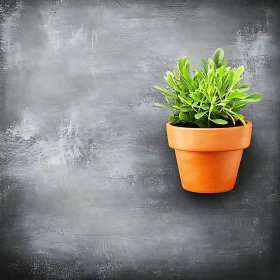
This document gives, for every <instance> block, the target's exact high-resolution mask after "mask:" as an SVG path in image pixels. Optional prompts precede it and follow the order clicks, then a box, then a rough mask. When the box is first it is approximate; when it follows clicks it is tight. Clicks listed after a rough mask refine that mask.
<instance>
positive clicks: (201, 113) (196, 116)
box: [194, 111, 206, 120]
mask: <svg viewBox="0 0 280 280" xmlns="http://www.w3.org/2000/svg"><path fill="white" fill-rule="evenodd" d="M205 113H206V112H205V111H204V112H199V113H197V114H195V115H194V117H195V118H196V119H197V120H198V119H200V118H202V117H203V116H204V115H205Z"/></svg>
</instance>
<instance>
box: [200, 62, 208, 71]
mask: <svg viewBox="0 0 280 280" xmlns="http://www.w3.org/2000/svg"><path fill="white" fill-rule="evenodd" d="M200 62H201V65H202V67H203V69H204V72H205V74H207V64H206V62H205V60H204V59H203V58H201V59H200Z"/></svg>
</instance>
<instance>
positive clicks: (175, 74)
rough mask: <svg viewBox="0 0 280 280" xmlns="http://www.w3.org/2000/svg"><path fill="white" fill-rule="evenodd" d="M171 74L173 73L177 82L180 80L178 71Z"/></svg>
mask: <svg viewBox="0 0 280 280" xmlns="http://www.w3.org/2000/svg"><path fill="white" fill-rule="evenodd" d="M173 73H174V76H175V78H176V79H177V80H180V74H179V72H178V70H174V71H173Z"/></svg>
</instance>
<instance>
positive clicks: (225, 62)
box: [223, 58, 228, 67]
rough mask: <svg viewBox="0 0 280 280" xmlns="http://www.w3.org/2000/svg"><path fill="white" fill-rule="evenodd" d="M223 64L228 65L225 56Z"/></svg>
mask: <svg viewBox="0 0 280 280" xmlns="http://www.w3.org/2000/svg"><path fill="white" fill-rule="evenodd" d="M223 64H224V66H225V67H227V66H228V60H227V59H226V58H224V61H223Z"/></svg>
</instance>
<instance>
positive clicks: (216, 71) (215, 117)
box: [155, 48, 263, 128]
mask: <svg viewBox="0 0 280 280" xmlns="http://www.w3.org/2000/svg"><path fill="white" fill-rule="evenodd" d="M200 61H201V65H202V69H198V68H194V67H193V66H192V65H191V64H190V60H189V59H188V58H187V57H184V58H182V59H180V60H178V65H177V67H178V68H177V69H176V70H174V71H173V72H171V71H167V72H166V76H165V77H164V79H165V80H166V81H167V83H168V85H169V86H170V88H171V90H168V89H166V88H164V87H162V86H155V88H156V89H158V90H160V91H161V92H162V93H163V94H164V96H165V100H166V104H162V103H155V105H156V106H159V107H163V108H169V109H172V111H173V115H172V116H169V117H168V119H169V120H170V121H171V123H172V124H184V125H190V126H195V127H201V128H211V127H214V126H217V125H218V126H226V125H228V124H229V122H230V123H232V126H234V125H236V120H239V121H241V122H242V124H243V125H246V122H245V117H244V116H243V115H242V114H241V113H240V111H241V110H242V109H243V108H244V106H246V105H247V104H249V103H254V102H259V101H261V100H262V99H263V96H262V95H261V94H257V93H253V94H248V93H247V92H248V91H249V90H250V86H249V85H247V84H242V83H240V81H241V77H242V74H243V72H244V66H243V65H241V66H240V67H238V68H237V69H234V68H231V67H229V66H228V61H227V59H226V58H225V57H224V51H223V49H221V48H218V49H217V50H216V51H215V53H214V58H213V60H212V59H211V58H209V59H208V63H206V61H205V60H204V59H201V60H200ZM191 69H193V70H194V73H193V75H192V74H191Z"/></svg>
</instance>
